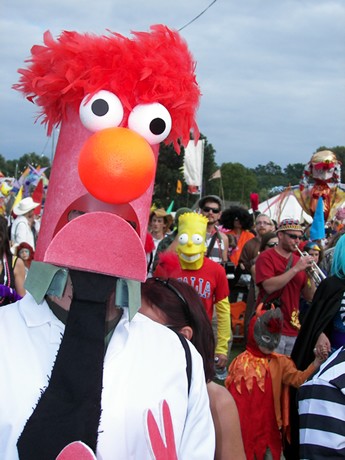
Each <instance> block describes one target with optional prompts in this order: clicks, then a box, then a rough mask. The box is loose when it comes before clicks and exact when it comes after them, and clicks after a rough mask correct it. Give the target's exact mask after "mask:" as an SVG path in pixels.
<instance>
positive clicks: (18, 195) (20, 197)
mask: <svg viewBox="0 0 345 460" xmlns="http://www.w3.org/2000/svg"><path fill="white" fill-rule="evenodd" d="M22 199H23V186H22V187H20V189H19V190H18V193H17V195H16V197H15V199H14V201H13V205H12V208H11V212H12V209H13V208H14V207H15V206H17V204H18V203H19V202H20V201H22Z"/></svg>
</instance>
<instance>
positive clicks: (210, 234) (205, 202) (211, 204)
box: [198, 195, 229, 263]
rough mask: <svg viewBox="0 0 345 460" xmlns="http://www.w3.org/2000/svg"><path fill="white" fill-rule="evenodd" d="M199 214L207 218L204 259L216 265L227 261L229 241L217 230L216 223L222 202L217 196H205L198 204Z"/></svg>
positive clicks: (220, 212) (220, 213)
mask: <svg viewBox="0 0 345 460" xmlns="http://www.w3.org/2000/svg"><path fill="white" fill-rule="evenodd" d="M198 206H199V209H200V214H202V215H203V216H205V217H206V218H207V221H208V222H207V229H206V240H205V241H206V246H207V251H206V257H208V258H209V259H211V260H213V261H214V262H218V263H225V262H227V261H228V249H229V239H228V237H227V236H226V235H225V234H224V233H223V232H221V231H220V230H219V228H218V221H219V218H220V216H221V215H222V200H221V199H220V198H219V196H217V195H206V196H203V197H202V198H200V200H199V203H198Z"/></svg>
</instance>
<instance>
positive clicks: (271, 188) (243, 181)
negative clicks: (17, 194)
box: [0, 134, 345, 209]
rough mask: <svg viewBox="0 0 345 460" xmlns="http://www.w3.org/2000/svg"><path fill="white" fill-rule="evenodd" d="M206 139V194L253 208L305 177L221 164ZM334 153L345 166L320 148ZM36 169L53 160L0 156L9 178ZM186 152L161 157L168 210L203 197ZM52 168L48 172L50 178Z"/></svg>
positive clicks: (158, 191)
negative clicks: (191, 184) (192, 183)
mask: <svg viewBox="0 0 345 460" xmlns="http://www.w3.org/2000/svg"><path fill="white" fill-rule="evenodd" d="M201 138H202V139H204V142H205V144H204V164H203V177H204V180H203V186H202V191H203V195H208V194H216V195H221V187H222V192H224V199H225V200H226V201H230V202H236V203H240V204H242V205H244V206H248V207H249V206H250V194H251V193H253V192H255V193H258V195H259V198H260V201H264V200H266V199H267V198H269V197H270V196H272V195H274V194H276V193H277V192H278V191H279V190H280V189H282V188H285V187H288V186H289V185H291V186H293V185H298V184H299V182H300V180H301V177H302V175H303V170H304V167H305V164H306V163H307V162H308V161H309V159H310V157H311V155H312V154H313V153H315V152H311V154H310V157H309V158H308V160H307V161H306V163H293V164H288V165H287V166H286V167H285V168H282V167H281V166H279V165H277V164H276V163H274V162H273V161H270V162H268V163H267V164H266V165H263V164H259V165H258V166H256V167H255V168H247V167H245V166H244V165H242V164H241V163H238V162H235V163H232V162H229V163H222V164H221V165H219V164H217V162H216V160H215V155H216V151H215V149H214V148H213V146H212V144H210V143H209V142H208V141H207V138H206V137H205V136H204V135H202V134H201ZM320 150H332V152H334V153H335V154H336V156H337V158H338V160H339V161H340V162H341V163H342V164H343V165H345V147H344V146H336V147H326V146H321V147H319V148H318V149H317V151H320ZM28 164H31V165H32V166H34V167H37V166H41V167H48V168H49V167H50V166H51V165H50V160H49V158H48V157H46V156H39V155H37V154H36V153H27V154H25V155H23V156H21V157H20V158H19V159H17V160H6V159H5V158H4V157H3V156H2V155H1V154H0V171H1V172H2V173H3V174H4V175H5V176H8V177H16V178H19V177H20V175H21V174H22V173H23V172H24V170H25V169H26V167H27V165H28ZM183 164H184V149H183V147H182V148H181V153H180V155H177V153H176V152H175V150H174V149H173V147H172V146H171V145H169V146H166V145H164V144H162V145H161V146H160V153H159V158H158V165H157V172H156V179H155V187H154V193H153V202H154V203H155V204H156V206H158V207H164V208H167V207H168V206H169V205H170V204H171V203H172V201H173V202H174V209H178V208H179V207H182V206H188V207H192V206H193V205H194V203H195V202H196V201H197V200H198V198H199V195H192V194H190V193H188V187H187V184H186V183H185V181H184V176H183ZM218 169H220V171H221V179H214V180H210V178H211V176H212V174H213V173H214V172H216V171H217V170H218ZM49 173H50V169H48V170H47V171H46V175H47V176H48V177H49ZM178 180H179V181H181V183H182V192H181V193H178V191H177V182H178ZM341 182H342V183H345V167H344V168H342V170H341Z"/></svg>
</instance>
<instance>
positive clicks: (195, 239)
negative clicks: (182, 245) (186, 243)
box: [192, 233, 204, 244]
mask: <svg viewBox="0 0 345 460" xmlns="http://www.w3.org/2000/svg"><path fill="white" fill-rule="evenodd" d="M192 241H193V243H194V244H202V242H203V241H204V239H203V237H202V236H201V235H199V234H198V233H194V235H193V236H192Z"/></svg>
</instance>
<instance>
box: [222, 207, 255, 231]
mask: <svg viewBox="0 0 345 460" xmlns="http://www.w3.org/2000/svg"><path fill="white" fill-rule="evenodd" d="M235 218H237V219H238V220H239V221H240V224H241V226H242V228H243V230H250V229H251V228H252V226H253V223H254V221H253V216H252V214H250V213H249V212H248V211H247V210H246V209H245V208H243V207H242V206H231V207H230V208H228V209H225V210H224V211H223V213H222V215H221V217H220V219H219V223H220V225H222V226H223V227H224V228H226V229H228V230H233V228H234V220H235Z"/></svg>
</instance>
